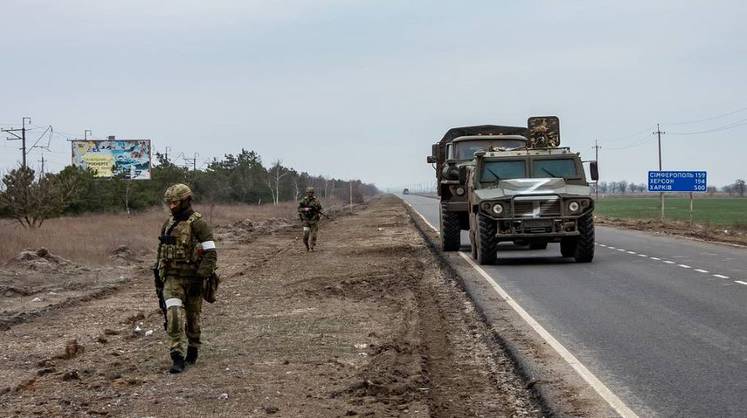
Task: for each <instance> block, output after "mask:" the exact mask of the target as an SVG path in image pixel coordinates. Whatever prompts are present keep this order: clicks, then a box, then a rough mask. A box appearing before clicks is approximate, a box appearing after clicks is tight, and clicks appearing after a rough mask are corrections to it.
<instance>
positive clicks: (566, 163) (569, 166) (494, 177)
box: [479, 156, 583, 183]
mask: <svg viewBox="0 0 747 418" xmlns="http://www.w3.org/2000/svg"><path fill="white" fill-rule="evenodd" d="M580 170H582V169H581V167H580V161H579V159H578V158H577V157H562V158H558V157H555V158H547V157H544V158H543V157H539V156H526V157H524V158H521V157H518V156H513V157H511V158H502V159H498V160H492V159H485V160H483V161H482V164H480V170H479V176H480V177H479V181H480V182H481V183H493V182H497V181H500V180H510V179H520V178H550V177H552V178H563V179H578V178H581V177H583V171H580Z"/></svg>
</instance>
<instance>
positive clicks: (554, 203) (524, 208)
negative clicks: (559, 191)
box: [514, 199, 561, 218]
mask: <svg viewBox="0 0 747 418" xmlns="http://www.w3.org/2000/svg"><path fill="white" fill-rule="evenodd" d="M560 214H561V213H560V199H537V200H514V216H515V217H517V218H539V217H547V216H560Z"/></svg>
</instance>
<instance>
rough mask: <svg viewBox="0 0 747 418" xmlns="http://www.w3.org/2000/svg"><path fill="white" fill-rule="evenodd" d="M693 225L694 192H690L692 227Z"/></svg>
mask: <svg viewBox="0 0 747 418" xmlns="http://www.w3.org/2000/svg"><path fill="white" fill-rule="evenodd" d="M692 227H693V192H690V228H692Z"/></svg>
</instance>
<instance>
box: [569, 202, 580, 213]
mask: <svg viewBox="0 0 747 418" xmlns="http://www.w3.org/2000/svg"><path fill="white" fill-rule="evenodd" d="M579 209H581V206H580V205H579V204H578V202H576V201H575V200H573V201H571V203H569V204H568V210H569V211H571V212H578V210H579Z"/></svg>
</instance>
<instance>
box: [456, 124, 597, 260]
mask: <svg viewBox="0 0 747 418" xmlns="http://www.w3.org/2000/svg"><path fill="white" fill-rule="evenodd" d="M539 126H540V129H539V131H534V132H530V134H529V135H530V138H527V146H526V147H523V148H514V149H497V148H495V147H491V148H489V149H488V150H487V151H480V152H477V153H476V154H475V161H474V163H473V164H471V165H470V166H463V167H461V168H460V169H459V181H461V182H464V183H466V185H467V205H468V211H469V215H468V218H469V227H470V228H469V238H470V245H471V249H472V256H473V257H474V258H475V259H476V260H477V261H478V262H479V263H480V264H492V263H494V262H495V261H496V259H497V253H498V244H499V243H500V242H506V241H511V242H514V243H517V244H527V243H528V244H529V245H530V247H531V248H533V249H543V248H546V247H547V243H548V242H560V252H561V254H562V256H563V257H573V258H574V259H575V260H576V261H577V262H583V263H587V262H591V261H592V259H593V258H594V215H593V211H594V201H593V200H592V198H591V194H590V187H589V183H588V182H587V181H586V174H585V172H584V166H583V163H582V161H581V157H580V156H579V154H578V153H574V152H571V150H570V149H569V148H562V147H559V145H560V136H559V129H558V128H557V126H555V127H552V128H550V129H551V130H555V132H552V135H547V130H545V128H546V127H547V125H544V128H543V127H542V124H540V125H539ZM530 130H531V124H530ZM538 134H539V135H538ZM589 171H590V174H591V179H592V180H597V179H598V178H599V172H598V167H597V163H596V161H591V162H590V166H589Z"/></svg>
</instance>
